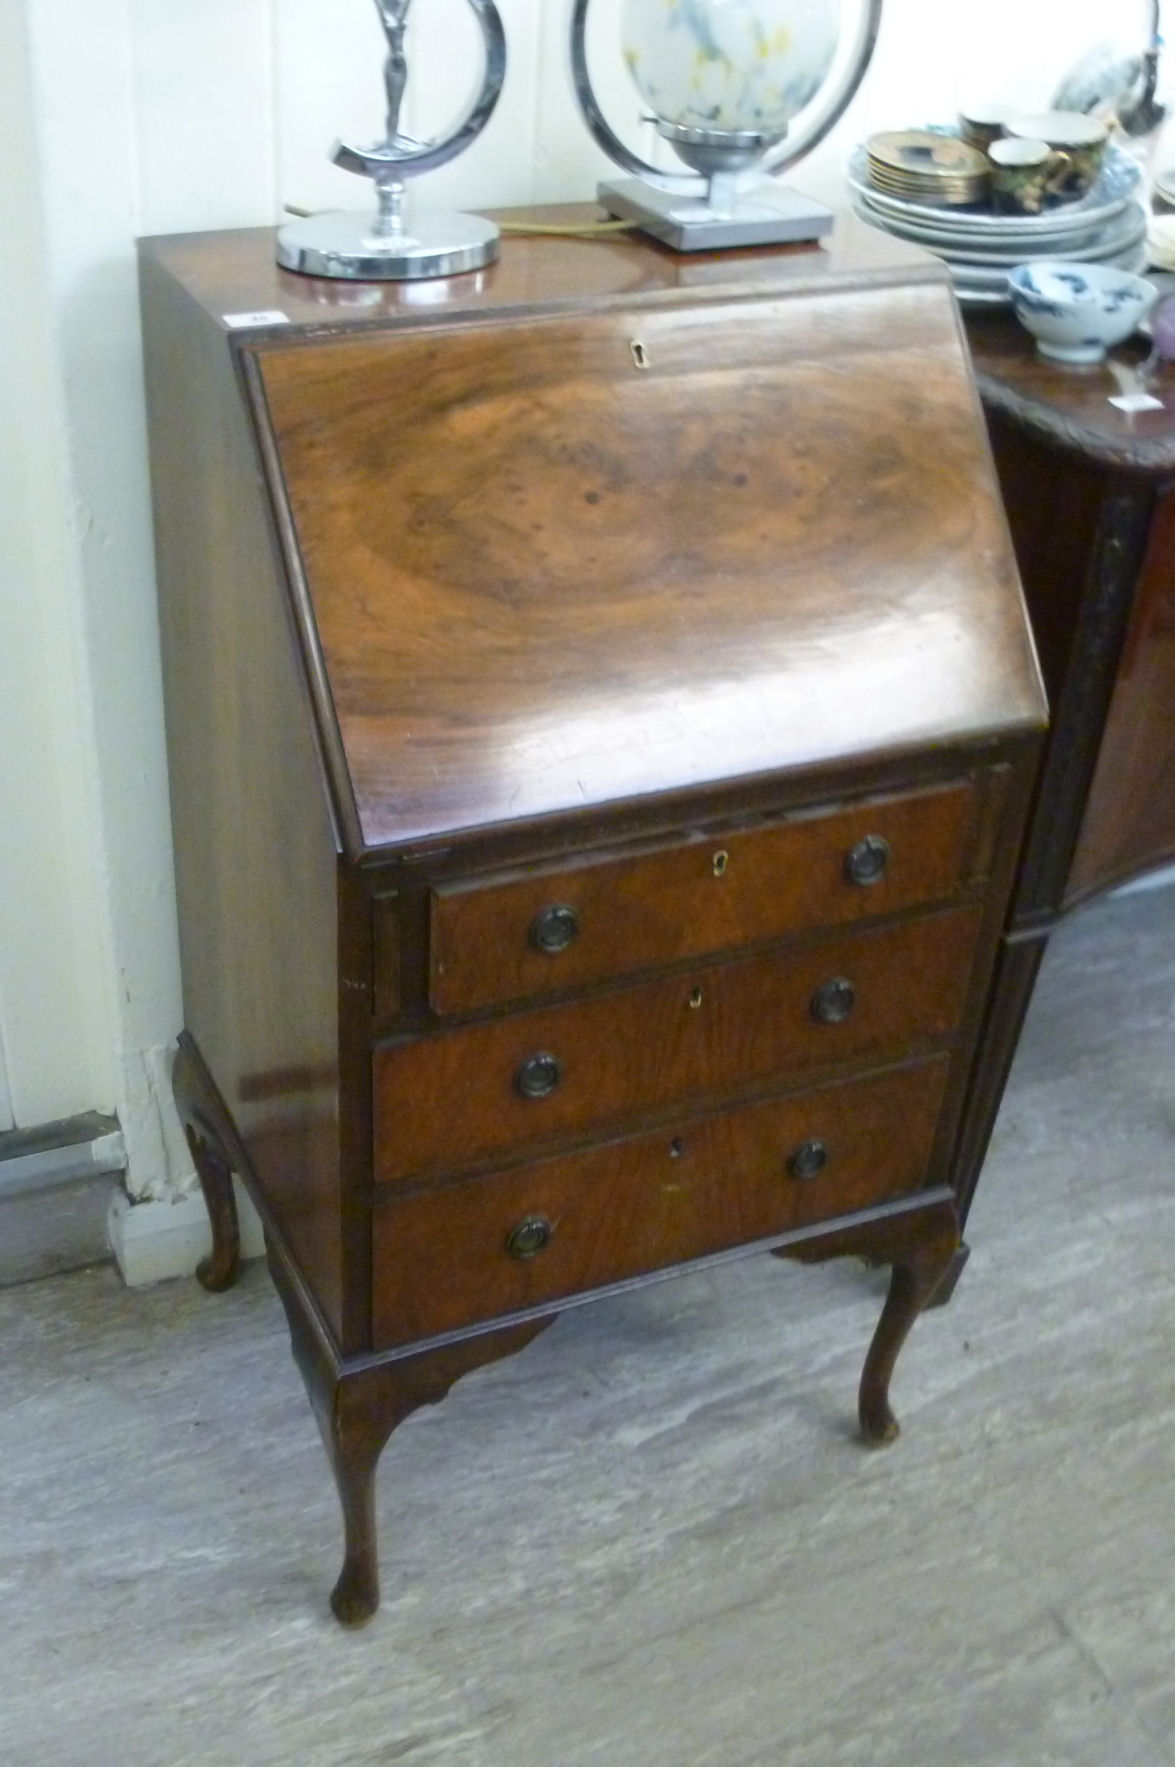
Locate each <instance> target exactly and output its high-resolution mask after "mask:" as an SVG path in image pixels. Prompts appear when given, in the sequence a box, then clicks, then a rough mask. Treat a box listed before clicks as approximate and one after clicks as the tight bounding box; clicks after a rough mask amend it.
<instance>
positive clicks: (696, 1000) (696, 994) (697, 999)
mask: <svg viewBox="0 0 1175 1767" xmlns="http://www.w3.org/2000/svg"><path fill="white" fill-rule="evenodd" d="M689 1003H690V1005H691V1006H692V1007H693V1008H694V1010H695V1011H697V1009H698V1007H699V1006H700V1005H701V1004H702V990H701V989H700V988H691V989H690V997H689Z"/></svg>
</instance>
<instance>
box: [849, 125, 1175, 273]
mask: <svg viewBox="0 0 1175 1767" xmlns="http://www.w3.org/2000/svg"><path fill="white" fill-rule="evenodd" d="M868 164H869V161H868V156H867V154H866V152H865V149H864V147H858V148H856V149H855V151H854V152H853V154H852V156H851V158H850V160H849V166H848V172H847V173H846V176H847V178H848V183H849V188H850V189H851V190H853V191H854V192H855V193H856V194H857V196H858V197H860V198H861V200H862V201H864V202H866V203H867V204H868V205H869V207H870V208H874V209H876V210H877V211H878V212H879V213H880V214H884V215H890V216H892V217H893V218H894V219H895V220H898V221H902V220H904V221H906V222H907V223H910V222H915V223H916V222H921V223H922V224H923V225H924V226H925V225H929V226H931V227H941V226H943V225H945V226H947V227H949V228H950V230H951V232H952V233H957V234H967V235H970V236H971V237H972V238H973V239H975V241H976V243H977V244H978V242H979V240H980V239H986V240H989V241H991V240H993V239H998V240H999V243H1000V244H1001V245H1002V244H1004V243H1007V244H1011V243H1012V242H1013V241H1015V240H1019V239H1024V240H1030V239H1040V238H1044V237H1046V236H1048V235H1051V234H1053V233H1066V232H1072V231H1073V229H1074V228H1075V227H1080V226H1081V225H1082V224H1086V225H1088V226H1091V227H1092V226H1096V225H1097V224H1098V223H1099V222H1102V221H1109V220H1111V219H1112V218H1113V216H1115V215H1117V214H1120V213H1121V211H1122V210H1123V209H1124V208H1125V207H1126V204H1127V203H1128V202H1129V201H1130V199H1131V197H1132V196H1133V195H1134V192H1135V189H1136V187H1137V185H1138V182H1139V178H1140V176H1141V173H1140V171H1139V168H1138V165H1137V163H1136V162H1135V161H1134V160H1132V159H1131V158H1130V155H1129V154H1128V153H1126V152H1124V150H1123V149H1122V148H1120V147H1118V146H1117V145H1116V144H1115V143H1114V142H1111V143H1110V145H1109V147H1108V148H1107V149H1106V158H1105V164H1104V165H1103V167H1102V174H1101V177H1100V178H1099V179H1098V181H1097V183H1096V184H1095V185H1094V187H1093V189H1092V190H1091V191H1089V192H1088V193H1087V195H1085V196H1083V197H1082V198H1081V200H1080V201H1079V202H1070V203H1065V204H1064V205H1063V206H1061V207H1060V208H1055V209H1049V210H1048V211H1047V212H1046V213H1045V214H1043V215H996V214H993V213H992V211H991V210H990V209H951V210H949V211H948V212H947V213H944V211H943V210H942V209H936V208H932V207H931V206H930V205H929V204H927V203H915V202H905V201H904V200H903V199H902V198H901V197H900V196H890V195H888V194H887V193H886V192H885V191H883V190H875V189H874V188H873V186H872V185H871V184H870V182H869V177H868ZM1029 256H1031V253H1029Z"/></svg>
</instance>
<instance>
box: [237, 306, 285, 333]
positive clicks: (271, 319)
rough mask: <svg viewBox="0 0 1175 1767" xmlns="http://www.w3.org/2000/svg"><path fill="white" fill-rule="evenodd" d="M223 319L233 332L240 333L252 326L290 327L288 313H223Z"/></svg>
mask: <svg viewBox="0 0 1175 1767" xmlns="http://www.w3.org/2000/svg"><path fill="white" fill-rule="evenodd" d="M221 318H222V319H223V320H224V322H225V324H226V325H227V326H229V327H230V329H231V330H233V331H239V330H241V329H242V328H243V327H245V326H251V325H288V324H289V323H290V316H289V314H288V313H280V312H278V311H276V310H274V311H273V312H268V313H222V314H221Z"/></svg>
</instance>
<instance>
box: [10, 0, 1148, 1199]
mask: <svg viewBox="0 0 1175 1767" xmlns="http://www.w3.org/2000/svg"><path fill="white" fill-rule="evenodd" d="M618 4H619V0H594V16H596V18H597V20H598V29H597V31H596V32H595V36H596V37H597V38H598V42H597V45H596V66H597V70H598V75H599V85H600V90H601V97H602V99H603V100H604V102H605V104H606V106H607V108H608V112H609V115H610V116H612V117H613V119H614V121H615V123H616V125H617V127H620V128H622V129H624V130H625V131H627V132H628V133H630V134H631V135H632V138H633V139H639V138H640V135H639V125H638V123H637V117H638V114H639V103H638V100H637V99H636V96H635V94H634V93H633V92H632V90H631V88H630V87H629V84H628V81H627V76H626V74H625V72H624V69H623V64H622V62H621V59H620V56H619V54H618V53H617V52H616V50H615V47H614V40H613V39H612V28H613V27H612V21H613V20H614V18H615V16H616V12H617V8H618ZM500 6H501V10H502V14H503V19H504V22H505V26H506V30H507V35H508V43H509V68H508V74H507V83H506V88H505V91H504V93H503V97H502V102H501V105H500V108H499V111H498V113H497V114H496V115H495V117H494V118H493V120H492V121H491V123H490V125H489V127H488V128H487V129H486V131H485V133H484V134H483V136H482V137H481V139H480V140H479V141H478V142H477V143H476V144H475V146H474V147H473V148H472V149H471V150H470V151H469V152H468V153H467V154H465V155H463V156H462V157H461V158H460V159H458V160H456V161H454V162H453V163H452V164H451V165H449V166H448V167H446V168H444V169H443V170H442V171H440V172H438V173H435V174H433V175H432V176H431V177H429V178H428V179H426V180H424V181H423V182H422V186H421V190H422V195H423V198H424V199H425V200H427V201H429V202H433V203H437V204H445V205H452V206H460V205H464V206H467V207H477V206H483V205H487V204H490V203H518V202H528V201H548V200H556V199H563V198H571V197H587V196H590V195H591V194H592V191H593V190H594V187H595V183H596V181H597V179H598V178H599V177H600V176H601V175H604V174H606V173H607V172H608V171H609V169H610V168H609V167H608V166H607V164H606V162H605V161H604V160H603V158H602V156H601V155H600V153H599V151H598V150H597V149H596V148H595V146H594V144H593V143H592V142H591V140H590V138H589V136H588V135H587V132H586V130H585V129H584V127H583V125H582V123H581V121H580V120H579V117H578V115H577V113H576V112H575V110H574V108H573V104H572V101H571V96H570V82H569V78H568V73H567V49H566V31H567V20H568V16H569V11H570V0H500ZM1146 11H1147V7H1146V0H1121V3H1120V4H1119V5H1116V6H1115V7H1113V8H1110V7H1108V6H1107V5H1106V0H987V3H986V4H985V5H984V6H983V7H980V8H975V7H964V6H962V5H951V4H943V0H887V5H886V9H885V15H884V19H883V24H882V31H881V37H880V41H879V44H878V50H877V55H876V58H875V61H874V65H873V68H872V69H871V71H870V74H869V75H868V77H867V80H866V84H865V86H864V87H863V88H862V91H861V92H860V94H859V95H858V98H857V99H856V101H855V102H854V105H853V106H852V108H851V110H850V112H849V113H848V115H847V116H846V118H845V119H844V121H843V122H842V124H841V125H840V127H839V128H838V129H837V131H836V132H835V134H834V136H833V137H831V138H830V139H829V140H828V141H827V142H826V143H825V144H824V145H823V146H822V147H821V148H820V149H819V150H818V151H817V152H816V153H815V154H814V155H813V156H812V157H811V159H810V160H809V161H807V162H806V163H805V164H804V165H803V166H802V167H800V168H798V169H797V171H796V172H795V173H794V174H792V175H791V179H792V181H793V182H795V183H796V184H798V185H799V186H800V187H801V188H804V189H807V190H809V191H811V192H812V193H813V194H816V195H818V196H823V197H824V198H825V199H828V200H832V201H834V202H836V201H839V200H841V197H842V182H841V170H842V167H843V164H844V160H845V157H846V155H847V153H848V150H849V147H850V145H851V144H852V142H853V141H855V140H856V139H858V138H859V137H860V136H861V135H862V134H864V133H865V132H867V130H868V129H870V128H872V127H877V126H883V125H898V124H902V123H906V122H911V121H914V120H917V119H920V118H928V119H933V118H939V117H949V116H950V115H951V114H952V112H953V111H954V109H955V107H956V105H957V103H958V101H959V99H960V98H961V97H963V96H965V95H966V94H967V93H972V92H974V91H975V89H976V88H977V87H978V88H979V89H980V90H981V91H987V92H989V93H994V94H996V95H998V93H999V92H1000V90H1001V89H1003V90H1005V91H1006V92H1007V93H1008V95H1009V96H1011V97H1014V98H1015V99H1016V100H1018V101H1024V102H1027V103H1031V104H1032V105H1034V106H1035V105H1038V104H1041V103H1043V102H1046V101H1047V99H1048V97H1049V96H1050V94H1051V92H1052V88H1053V86H1054V85H1055V83H1056V80H1057V78H1058V77H1059V76H1060V74H1061V73H1062V72H1063V71H1064V69H1065V67H1066V66H1067V65H1068V63H1069V62H1071V61H1072V59H1073V58H1074V56H1075V55H1076V54H1077V53H1078V52H1079V51H1080V50H1082V49H1084V48H1085V47H1087V46H1088V45H1089V44H1091V43H1093V42H1095V41H1098V40H1099V39H1102V38H1105V37H1108V36H1113V37H1116V38H1118V39H1119V40H1121V41H1123V42H1125V43H1127V44H1133V45H1137V44H1138V43H1139V42H1140V40H1141V37H1142V32H1143V26H1144V23H1145V18H1146ZM475 43H476V33H475V30H474V28H473V26H472V23H471V20H470V18H469V16H468V8H467V6H466V5H465V3H464V0H414V9H413V15H412V23H411V25H410V31H409V46H410V52H411V54H410V59H411V62H412V66H413V69H414V75H413V85H412V87H411V88H410V98H409V104H408V111H407V116H406V121H407V123H408V125H409V126H410V127H413V128H415V129H417V130H419V131H421V132H423V133H426V134H432V133H435V132H437V131H438V130H440V129H442V128H443V127H445V126H446V124H447V123H448V122H449V120H451V119H452V118H453V117H454V116H455V115H456V114H457V113H458V112H459V110H460V109H461V108H462V106H463V104H464V102H465V101H466V99H467V97H468V94H469V91H470V88H471V84H472V80H473V69H472V66H471V59H472V51H473V48H474V46H475ZM382 59H383V38H382V34H381V32H380V29H379V24H378V21H377V19H376V17H375V13H374V8H373V7H372V5H371V3H370V0H331V3H330V4H325V3H324V0H103V3H102V4H101V5H100V6H95V5H94V4H93V3H92V0H8V3H7V4H4V5H0V214H2V220H3V237H4V238H5V240H6V246H7V249H8V254H9V266H10V268H9V272H8V273H7V274H6V275H5V277H4V278H3V280H2V283H0V373H2V374H3V377H4V380H5V394H4V398H5V404H6V406H7V407H8V408H9V409H10V410H11V411H12V412H13V413H15V419H16V420H15V422H6V423H4V424H0V629H2V630H3V633H4V641H3V643H2V644H0V752H2V753H3V755H4V757H5V765H4V767H3V769H0V792H2V793H3V803H2V806H0V815H2V821H0V826H2V827H3V831H4V840H3V841H2V842H0V1035H2V1038H3V1042H4V1045H5V1048H6V1052H7V1062H8V1078H9V1089H10V1091H11V1095H12V1104H13V1107H14V1111H15V1116H16V1120H17V1122H18V1123H20V1124H21V1125H22V1126H33V1125H35V1124H36V1123H38V1122H40V1121H45V1120H47V1119H49V1118H51V1117H56V1116H63V1115H70V1114H73V1113H75V1112H80V1111H83V1110H88V1109H94V1108H97V1109H103V1110H109V1109H111V1108H115V1109H117V1111H118V1114H119V1118H120V1122H121V1123H122V1127H123V1132H124V1135H125V1139H126V1148H127V1155H128V1160H129V1177H128V1184H129V1188H130V1190H131V1193H132V1195H134V1196H135V1197H142V1198H164V1199H170V1198H174V1197H176V1196H179V1195H182V1194H183V1193H184V1192H185V1191H186V1190H187V1189H188V1188H190V1186H191V1183H192V1176H191V1172H190V1166H189V1162H188V1160H187V1157H186V1150H185V1149H184V1147H183V1145H182V1141H181V1140H180V1139H179V1138H178V1130H177V1126H176V1124H175V1121H174V1117H173V1116H172V1115H171V1113H170V1111H169V1109H168V1106H167V1102H166V1100H167V1087H166V1050H167V1048H168V1045H169V1044H170V1042H171V1040H172V1039H173V1037H174V1035H175V1033H176V1031H177V1029H178V1028H179V1025H180V1022H181V1008H180V995H179V981H178V962H177V956H176V938H175V926H174V905H173V895H172V878H171V865H170V856H169V855H170V832H169V825H168V805H167V788H166V769H165V762H164V749H163V731H162V715H161V700H160V686H159V668H158V660H157V633H156V617H155V607H154V589H153V580H152V559H151V540H150V499H149V488H148V481H147V469H146V450H145V442H144V432H143V409H142V395H141V384H140V358H139V344H138V314H137V306H136V296H135V271H134V239H135V237H136V235H138V234H141V233H162V232H174V231H183V230H189V229H200V228H218V227H231V226H245V225H258V224H268V223H270V222H272V221H275V220H277V219H278V218H279V217H280V212H281V207H282V205H283V204H285V203H292V204H297V205H300V206H304V207H308V208H319V207H351V208H354V207H360V206H362V205H363V204H364V203H365V202H366V200H367V193H366V192H365V191H364V190H363V189H362V187H361V186H360V184H359V182H358V180H356V179H354V178H353V177H351V176H349V175H348V174H346V173H343V172H339V171H337V170H336V169H335V168H333V167H332V166H331V165H330V164H329V163H328V160H327V153H328V150H329V147H330V144H331V141H332V140H333V139H334V138H335V137H336V136H337V135H350V136H353V137H357V138H358V139H360V140H362V139H369V138H375V137H377V136H378V135H379V134H380V133H381V131H382V124H383V108H384V94H383V82H382ZM13 265H16V266H19V268H18V270H17V271H15V272H14V271H13V270H12V268H11V267H12V266H13Z"/></svg>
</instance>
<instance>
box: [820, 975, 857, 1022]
mask: <svg viewBox="0 0 1175 1767" xmlns="http://www.w3.org/2000/svg"><path fill="white" fill-rule="evenodd" d="M856 1004H857V991H856V989H855V988H854V987H853V984H852V982H850V981H849V979H848V977H847V976H832V977H831V978H830V979H829V980H828V981H827V982H822V983H821V985H820V986H819V987H818V988H817V990H816V992H815V993H814V994H813V996H812V1000H811V1012H812V1017H813V1018H814V1019H816V1020H817V1021H818V1022H819V1023H820V1024H822V1025H839V1024H843V1023H844V1021H845V1019H847V1018H848V1016H849V1014H850V1012H852V1010H853V1007H854V1006H855V1005H856Z"/></svg>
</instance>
